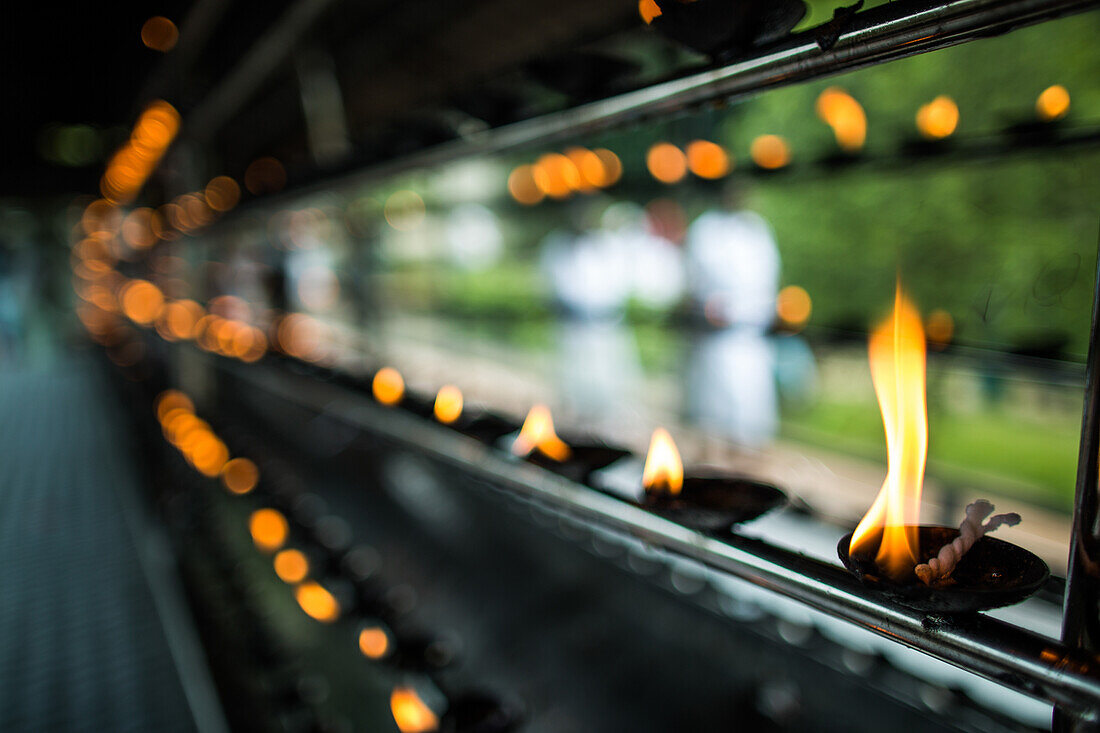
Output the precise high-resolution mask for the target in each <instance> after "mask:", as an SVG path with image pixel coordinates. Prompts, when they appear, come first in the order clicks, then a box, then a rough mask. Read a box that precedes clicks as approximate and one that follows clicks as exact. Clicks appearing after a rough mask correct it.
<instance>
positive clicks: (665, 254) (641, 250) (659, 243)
mask: <svg viewBox="0 0 1100 733" xmlns="http://www.w3.org/2000/svg"><path fill="white" fill-rule="evenodd" d="M600 225H601V227H602V229H603V231H605V232H606V233H607V234H609V235H610V236H612V237H615V238H617V239H618V240H619V245H620V247H622V249H623V251H624V255H625V257H626V260H627V266H628V267H629V268H630V291H631V292H630V295H631V297H632V298H633V299H634V300H635V301H637V302H638V303H640V304H641V305H643V306H645V307H646V308H650V309H652V310H657V311H665V310H668V309H669V308H671V307H673V306H675V305H676V304H677V303H679V302H680V299H681V298H682V297H683V294H684V262H683V256H682V253H681V252H680V249H679V247H677V246H676V244H674V243H673V242H670V241H669V240H668V239H666V238H665V237H663V236H661V235H660V234H658V233H657V231H656V229H657V227H656V226H655V225H654V222H652V221H651V217H650V215H649V214H647V213H646V210H645V209H643V208H642V207H641V206H639V205H638V204H636V203H634V202H632V201H619V202H617V203H614V204H612V205H611V206H609V207H607V210H606V211H605V212H604V213H603V216H602V217H600Z"/></svg>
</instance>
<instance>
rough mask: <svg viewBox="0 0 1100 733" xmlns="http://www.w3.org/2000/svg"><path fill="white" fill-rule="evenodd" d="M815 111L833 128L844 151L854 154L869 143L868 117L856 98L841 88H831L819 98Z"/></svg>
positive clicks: (838, 143) (837, 141)
mask: <svg viewBox="0 0 1100 733" xmlns="http://www.w3.org/2000/svg"><path fill="white" fill-rule="evenodd" d="M814 110H815V111H816V112H817V116H818V117H820V118H821V119H822V120H823V121H824V122H825V123H826V124H827V125H829V127H831V128H833V135H834V137H836V143H837V145H839V146H840V147H841V149H842V150H845V151H847V152H850V153H854V152H855V151H857V150H860V149H862V148H863V144H864V143H865V142H866V141H867V115H866V113H865V112H864V111H863V107H862V105H860V103H859V102H857V101H856V99H855V97H853V96H852V95H851V94H849V93H848V92H846V91H844V90H843V89H841V88H840V87H829V88H828V89H826V90H825V91H823V92H822V93H821V94H820V95H819V96H818V98H817V103H816V104H815V105H814Z"/></svg>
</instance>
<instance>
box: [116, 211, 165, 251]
mask: <svg viewBox="0 0 1100 733" xmlns="http://www.w3.org/2000/svg"><path fill="white" fill-rule="evenodd" d="M122 238H123V239H124V240H126V244H128V245H130V246H131V247H133V248H134V249H149V248H150V247H152V246H153V245H154V244H156V243H157V235H156V232H154V231H153V210H152V209H150V208H148V207H142V208H140V209H134V210H133V211H131V212H130V213H129V214H128V215H127V216H126V218H125V219H124V220H123V221H122Z"/></svg>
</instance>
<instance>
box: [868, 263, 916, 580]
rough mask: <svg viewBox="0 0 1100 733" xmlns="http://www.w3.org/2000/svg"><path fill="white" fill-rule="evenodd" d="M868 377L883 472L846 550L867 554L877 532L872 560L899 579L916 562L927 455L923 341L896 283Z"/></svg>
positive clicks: (872, 347)
mask: <svg viewBox="0 0 1100 733" xmlns="http://www.w3.org/2000/svg"><path fill="white" fill-rule="evenodd" d="M868 351H869V355H870V360H871V380H872V381H873V382H874V384H875V394H876V396H877V397H878V402H879V407H880V409H881V410H882V422H883V425H884V426H885V428H886V452H887V470H886V480H885V482H884V483H883V485H882V490H881V491H880V492H879V495H878V498H876V499H875V503H874V504H872V505H871V508H870V510H869V511H868V512H867V514H866V515H865V516H864V517H863V520H862V521H860V523H859V526H858V527H856V530H855V532H854V533H852V542H851V544H850V545H849V552H850V553H851V554H853V555H854V554H859V553H862V554H869V551H870V548H871V546H873V543H874V541H875V539H876V537H877V536H878V534H879V531H880V530H881V531H882V541H881V542H880V544H879V548H878V553H877V554H876V556H875V562H876V564H877V565H878V566H879V568H881V569H882V570H883V571H884V572H885V573H886V574H887V575H889V576H890V577H891V578H894V579H895V580H902V579H904V578H905V577H907V576H908V575H909V574H911V573H912V572H913V567H914V566H915V565H916V562H917V550H918V539H917V531H916V526H917V525H918V524H919V523H920V495H921V488H922V486H923V484H924V464H925V459H926V458H927V456H928V410H927V405H926V400H925V386H924V371H925V341H924V329H923V327H922V325H921V317H920V313H919V312H918V311H917V309H916V307H915V306H914V305H913V304H912V302H910V301H909V300H908V299H907V298H906V297H905V295H904V294H903V293H902V290H901V285H900V283H899V284H898V289H897V294H896V295H895V298H894V312H893V314H892V316H891V317H890V318H889V319H888V320H887V321H886V322H884V323H883V324H881V325H880V326H879V327H878V328H877V329H875V331H874V332H873V333H872V334H871V343H870V347H869V350H868Z"/></svg>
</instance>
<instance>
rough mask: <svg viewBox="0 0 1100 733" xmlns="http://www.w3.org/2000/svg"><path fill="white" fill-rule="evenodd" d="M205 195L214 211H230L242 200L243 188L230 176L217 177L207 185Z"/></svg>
mask: <svg viewBox="0 0 1100 733" xmlns="http://www.w3.org/2000/svg"><path fill="white" fill-rule="evenodd" d="M204 195H205V197H206V203H207V205H209V206H210V208H211V209H213V210H214V211H229V210H230V209H232V208H233V207H234V206H236V205H237V202H238V201H240V200H241V187H240V186H238V185H237V182H236V181H234V180H233V179H232V178H230V177H229V176H216V177H215V178H211V179H210V182H209V183H207V184H206V190H205V191H204Z"/></svg>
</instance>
